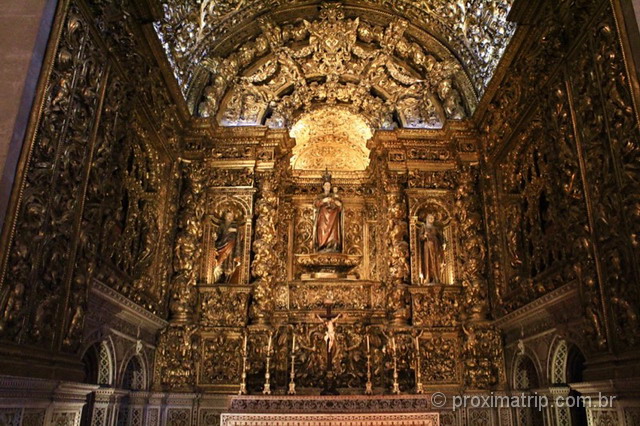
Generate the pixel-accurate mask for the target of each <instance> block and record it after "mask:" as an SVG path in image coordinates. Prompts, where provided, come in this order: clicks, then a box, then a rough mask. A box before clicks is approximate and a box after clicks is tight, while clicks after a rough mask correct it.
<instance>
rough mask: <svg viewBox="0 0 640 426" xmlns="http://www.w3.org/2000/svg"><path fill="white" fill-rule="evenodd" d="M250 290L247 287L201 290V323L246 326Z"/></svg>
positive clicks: (206, 324)
mask: <svg viewBox="0 0 640 426" xmlns="http://www.w3.org/2000/svg"><path fill="white" fill-rule="evenodd" d="M248 303H249V291H248V289H247V288H246V287H238V288H236V287H227V286H225V287H214V288H206V289H201V290H200V317H201V318H200V324H202V325H204V326H219V327H244V326H245V325H246V323H247V317H248Z"/></svg>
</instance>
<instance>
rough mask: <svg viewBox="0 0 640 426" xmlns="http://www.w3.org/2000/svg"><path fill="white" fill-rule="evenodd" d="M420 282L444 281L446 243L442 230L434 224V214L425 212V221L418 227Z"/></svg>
mask: <svg viewBox="0 0 640 426" xmlns="http://www.w3.org/2000/svg"><path fill="white" fill-rule="evenodd" d="M419 238H420V283H422V284H440V283H442V282H444V269H445V258H444V250H445V249H446V247H447V245H446V242H445V241H444V238H443V236H442V232H441V231H440V229H439V228H438V227H437V226H436V225H435V216H434V215H432V214H427V217H426V222H425V223H423V224H422V227H421V228H420V234H419Z"/></svg>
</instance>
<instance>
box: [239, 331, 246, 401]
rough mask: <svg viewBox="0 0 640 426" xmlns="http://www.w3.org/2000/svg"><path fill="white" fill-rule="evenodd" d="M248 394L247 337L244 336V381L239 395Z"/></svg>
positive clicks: (241, 383)
mask: <svg viewBox="0 0 640 426" xmlns="http://www.w3.org/2000/svg"><path fill="white" fill-rule="evenodd" d="M246 394H247V335H246V334H245V336H244V351H243V352H242V381H241V382H240V389H239V390H238V395H246Z"/></svg>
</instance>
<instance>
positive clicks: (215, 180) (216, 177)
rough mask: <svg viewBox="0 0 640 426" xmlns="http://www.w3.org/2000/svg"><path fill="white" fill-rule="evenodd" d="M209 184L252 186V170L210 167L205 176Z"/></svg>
mask: <svg viewBox="0 0 640 426" xmlns="http://www.w3.org/2000/svg"><path fill="white" fill-rule="evenodd" d="M207 185H209V186H253V170H251V169H249V168H246V169H211V170H210V171H209V176H208V177H207Z"/></svg>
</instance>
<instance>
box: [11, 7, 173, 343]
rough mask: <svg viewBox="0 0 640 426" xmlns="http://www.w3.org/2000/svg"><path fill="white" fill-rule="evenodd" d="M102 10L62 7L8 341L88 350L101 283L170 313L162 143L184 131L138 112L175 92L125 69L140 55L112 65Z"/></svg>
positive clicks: (22, 214) (22, 217)
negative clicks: (149, 100) (92, 303)
mask: <svg viewBox="0 0 640 426" xmlns="http://www.w3.org/2000/svg"><path fill="white" fill-rule="evenodd" d="M92 6H94V5H93V4H92ZM95 6H96V8H93V7H87V5H86V4H85V2H83V1H77V2H70V4H68V5H67V6H66V7H65V8H62V9H61V10H60V13H59V15H60V17H59V19H58V21H57V26H56V32H55V36H54V37H53V38H52V41H51V43H50V52H51V62H50V64H49V65H48V66H47V67H46V71H45V72H46V73H47V74H46V78H43V79H42V80H43V82H44V83H43V85H42V90H41V93H42V99H41V102H40V103H39V107H38V108H36V110H35V115H34V117H35V118H34V121H33V123H32V125H33V126H34V131H33V132H32V133H31V135H32V136H31V139H28V140H27V141H26V142H25V150H24V155H23V161H24V168H23V172H21V174H20V175H19V176H17V178H16V182H17V188H20V191H19V193H17V194H18V196H16V197H14V199H15V204H14V205H15V212H16V214H15V216H14V217H13V218H11V219H10V220H11V221H12V224H11V228H12V229H13V231H12V233H11V235H10V237H9V239H8V246H7V247H6V250H3V262H2V265H3V267H2V275H1V276H2V281H1V283H0V312H1V313H2V315H1V317H0V329H1V330H2V331H0V334H1V335H2V336H1V337H2V339H4V340H11V341H13V342H17V343H22V344H31V345H35V346H38V347H40V348H42V349H45V350H53V351H59V350H61V351H63V352H66V353H76V352H77V351H78V350H79V349H80V343H81V339H82V335H83V329H84V321H85V317H86V306H87V298H88V294H89V291H90V287H91V285H92V282H93V280H99V281H100V282H102V283H104V284H107V285H109V286H110V287H112V288H113V289H115V290H117V291H119V292H120V293H122V294H125V295H126V296H127V297H129V298H130V299H131V300H133V301H134V302H135V303H137V304H139V305H140V306H143V307H144V308H145V309H148V310H149V311H151V312H153V313H155V314H160V315H164V314H165V313H166V304H165V301H164V300H165V298H166V295H167V286H166V284H165V282H166V279H167V276H168V273H169V267H168V266H167V265H168V262H169V259H170V252H169V251H168V250H167V249H166V243H167V239H168V238H170V232H171V229H170V223H171V222H172V220H173V217H172V213H173V209H172V207H171V206H170V202H171V197H172V195H171V189H170V181H171V166H170V164H169V154H168V152H167V150H166V149H165V148H164V147H163V146H162V142H160V140H161V139H163V138H165V136H166V137H167V138H170V137H171V136H170V135H169V133H171V132H169V131H168V130H167V129H168V128H169V127H171V126H172V124H170V123H167V122H166V121H165V118H164V117H160V116H157V117H154V113H155V111H150V110H149V109H147V107H146V106H143V105H142V104H138V103H137V101H138V100H140V99H141V98H143V97H145V96H148V95H149V92H162V91H164V90H166V88H165V87H164V86H163V85H161V84H159V85H157V86H156V87H150V86H149V85H148V84H147V83H146V82H145V83H144V84H141V85H140V86H135V85H134V84H133V81H132V75H127V74H125V73H123V72H122V64H123V63H126V62H127V61H128V58H125V57H120V56H119V57H117V58H113V57H111V56H109V54H108V51H107V49H108V48H107V47H105V46H107V45H110V44H111V43H113V42H114V41H113V40H111V39H109V40H107V39H105V38H103V36H104V35H105V34H104V33H102V32H100V31H97V30H96V25H99V21H100V19H101V15H100V12H99V11H98V9H99V7H98V5H95ZM94 12H95V14H94ZM128 33H129V30H123V32H122V36H124V37H126V34H128ZM120 41H122V40H120ZM120 41H118V42H117V43H120ZM114 45H115V43H114ZM129 47H130V51H129V54H130V55H129V57H133V56H134V55H135V54H136V53H139V52H140V49H141V48H140V46H139V44H137V43H134V42H133V40H132V43H131V44H130V45H129ZM149 64H151V62H150V63H149ZM158 96H159V94H158ZM149 117H154V118H155V119H154V120H149ZM151 121H153V125H152V124H151ZM159 124H160V125H163V126H167V127H166V128H165V131H156V130H152V129H153V126H155V125H159ZM158 130H160V129H158ZM5 254H6V257H4V256H5Z"/></svg>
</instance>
